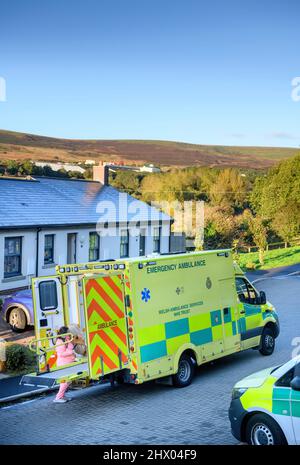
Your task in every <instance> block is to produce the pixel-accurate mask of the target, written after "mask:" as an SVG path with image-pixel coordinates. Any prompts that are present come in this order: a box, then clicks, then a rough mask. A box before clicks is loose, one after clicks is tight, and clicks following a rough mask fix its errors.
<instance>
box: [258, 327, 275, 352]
mask: <svg viewBox="0 0 300 465" xmlns="http://www.w3.org/2000/svg"><path fill="white" fill-rule="evenodd" d="M274 349H275V336H274V331H273V330H272V329H271V328H265V329H264V330H263V333H262V335H261V343H260V349H259V351H260V353H261V354H262V355H272V354H273V352H274Z"/></svg>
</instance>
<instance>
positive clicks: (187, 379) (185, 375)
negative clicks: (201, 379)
mask: <svg viewBox="0 0 300 465" xmlns="http://www.w3.org/2000/svg"><path fill="white" fill-rule="evenodd" d="M194 374H195V362H194V360H193V359H192V357H191V356H190V355H187V354H183V355H182V356H181V357H180V360H179V363H178V371H177V373H176V374H175V375H173V385H174V386H176V387H179V388H182V387H186V386H189V385H190V384H191V382H192V380H193V377H194Z"/></svg>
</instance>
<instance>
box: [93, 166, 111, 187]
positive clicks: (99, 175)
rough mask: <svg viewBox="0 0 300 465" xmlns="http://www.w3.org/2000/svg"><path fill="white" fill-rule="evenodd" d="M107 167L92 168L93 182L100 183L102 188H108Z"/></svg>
mask: <svg viewBox="0 0 300 465" xmlns="http://www.w3.org/2000/svg"><path fill="white" fill-rule="evenodd" d="M108 175H109V165H104V164H102V165H100V164H99V165H96V166H95V165H94V166H93V181H98V182H101V184H103V185H104V186H108Z"/></svg>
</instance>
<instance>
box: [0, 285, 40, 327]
mask: <svg viewBox="0 0 300 465" xmlns="http://www.w3.org/2000/svg"><path fill="white" fill-rule="evenodd" d="M1 313H2V316H3V318H4V319H5V321H7V323H9V325H10V326H11V328H12V330H13V331H15V332H22V331H24V330H25V329H26V327H27V326H32V325H33V324H34V313H33V302H32V293H31V289H25V290H22V291H18V292H15V293H14V294H12V295H9V296H7V297H6V298H5V299H4V302H3V305H2V310H1Z"/></svg>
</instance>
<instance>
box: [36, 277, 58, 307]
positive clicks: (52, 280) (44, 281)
mask: <svg viewBox="0 0 300 465" xmlns="http://www.w3.org/2000/svg"><path fill="white" fill-rule="evenodd" d="M45 283H47V284H48V283H54V284H55V290H56V293H55V296H56V300H55V301H56V304H55V305H51V306H49V307H45V306H42V300H43V299H41V287H42V285H43V284H45ZM39 305H40V309H41V310H42V311H43V312H49V311H50V310H56V309H57V308H58V305H59V303H58V294H57V282H56V281H55V280H54V279H51V280H49V279H45V280H43V281H40V282H39Z"/></svg>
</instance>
